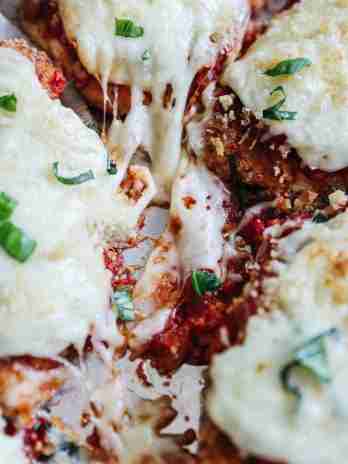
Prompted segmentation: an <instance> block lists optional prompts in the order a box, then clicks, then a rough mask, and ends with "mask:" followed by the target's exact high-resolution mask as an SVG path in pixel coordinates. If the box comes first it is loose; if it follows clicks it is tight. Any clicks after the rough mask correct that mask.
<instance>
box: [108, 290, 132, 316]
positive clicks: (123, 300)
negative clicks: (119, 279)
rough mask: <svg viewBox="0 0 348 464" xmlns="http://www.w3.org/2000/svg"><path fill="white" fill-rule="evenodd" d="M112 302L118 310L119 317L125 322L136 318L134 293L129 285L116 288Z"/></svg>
mask: <svg viewBox="0 0 348 464" xmlns="http://www.w3.org/2000/svg"><path fill="white" fill-rule="evenodd" d="M112 302H113V304H114V308H115V309H116V311H117V316H118V319H121V321H125V322H130V321H134V320H135V314H134V305H133V299H132V294H131V290H130V289H129V288H128V287H121V288H119V289H117V290H115V291H114V293H113V295H112Z"/></svg>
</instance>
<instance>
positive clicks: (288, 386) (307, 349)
mask: <svg viewBox="0 0 348 464" xmlns="http://www.w3.org/2000/svg"><path fill="white" fill-rule="evenodd" d="M337 335H338V330H337V329H335V328H332V329H330V330H327V331H325V332H323V333H321V334H320V335H317V336H316V337H313V338H311V339H310V340H308V341H307V342H306V343H304V344H303V345H302V346H301V347H299V348H298V349H297V350H296V351H295V353H294V355H293V358H292V360H291V361H290V362H289V363H288V364H286V366H285V367H284V368H283V369H282V370H281V372H280V380H281V383H282V385H283V388H284V389H285V390H286V391H287V392H289V393H292V394H293V395H295V396H296V397H297V398H301V396H302V395H301V390H300V388H299V387H298V386H296V385H294V384H293V383H292V382H291V376H292V372H293V369H295V368H302V369H306V370H307V371H309V372H311V373H312V374H313V375H314V376H315V377H316V379H317V380H318V381H319V382H320V383H329V382H330V381H331V373H330V368H329V363H328V359H327V352H326V345H325V339H326V337H332V336H337Z"/></svg>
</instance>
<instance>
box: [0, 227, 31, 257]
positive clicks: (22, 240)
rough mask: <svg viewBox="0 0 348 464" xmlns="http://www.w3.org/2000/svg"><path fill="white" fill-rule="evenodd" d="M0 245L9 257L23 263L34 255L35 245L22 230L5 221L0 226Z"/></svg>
mask: <svg viewBox="0 0 348 464" xmlns="http://www.w3.org/2000/svg"><path fill="white" fill-rule="evenodd" d="M0 245H1V247H2V248H3V249H4V250H5V251H6V253H7V254H8V255H9V256H11V257H12V258H14V259H16V260H17V261H19V262H21V263H24V262H25V261H27V260H28V259H29V258H30V256H31V255H32V254H33V253H34V251H35V248H36V246H37V243H36V241H35V240H33V239H32V238H30V237H29V236H28V235H27V234H26V233H25V232H24V231H23V230H22V229H20V228H19V227H16V226H15V225H13V224H12V223H11V222H9V221H6V222H2V223H1V224H0Z"/></svg>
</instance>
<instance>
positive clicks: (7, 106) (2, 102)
mask: <svg viewBox="0 0 348 464" xmlns="http://www.w3.org/2000/svg"><path fill="white" fill-rule="evenodd" d="M0 108H2V109H3V110H6V111H9V112H10V113H15V112H16V111H17V97H16V95H15V94H13V93H12V94H11V95H3V96H2V97H0Z"/></svg>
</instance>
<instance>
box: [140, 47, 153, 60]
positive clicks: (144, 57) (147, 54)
mask: <svg viewBox="0 0 348 464" xmlns="http://www.w3.org/2000/svg"><path fill="white" fill-rule="evenodd" d="M150 58H151V53H150V50H145V51H144V53H143V54H142V55H141V59H142V60H143V61H148V60H149V59H150Z"/></svg>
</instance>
